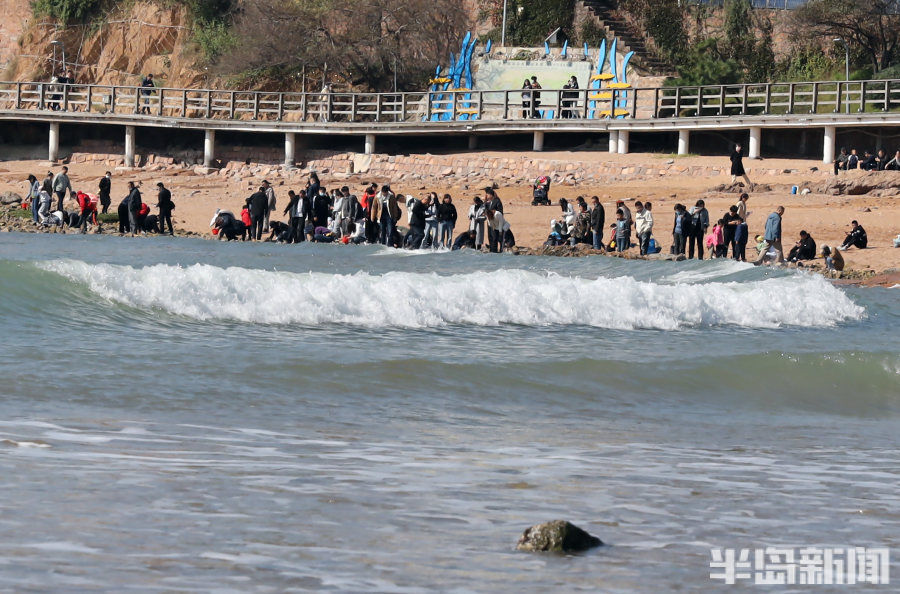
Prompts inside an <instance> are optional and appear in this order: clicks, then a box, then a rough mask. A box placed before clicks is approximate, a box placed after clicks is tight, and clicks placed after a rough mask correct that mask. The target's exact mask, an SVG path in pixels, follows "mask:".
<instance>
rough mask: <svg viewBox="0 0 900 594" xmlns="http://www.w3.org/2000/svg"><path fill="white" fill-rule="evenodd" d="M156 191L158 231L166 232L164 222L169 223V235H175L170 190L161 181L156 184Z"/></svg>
mask: <svg viewBox="0 0 900 594" xmlns="http://www.w3.org/2000/svg"><path fill="white" fill-rule="evenodd" d="M156 187H157V189H158V193H157V195H156V206H157V207H158V208H159V232H160V234H163V233H165V232H166V223H168V224H169V235H175V229H173V228H172V211H173V210H174V209H175V203H174V202H172V192H170V191H169V189H168V188H166V186H164V185H163V183H162V182H159V183H157V184H156Z"/></svg>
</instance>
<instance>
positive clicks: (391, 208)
mask: <svg viewBox="0 0 900 594" xmlns="http://www.w3.org/2000/svg"><path fill="white" fill-rule="evenodd" d="M375 199H376V200H378V201H379V202H380V203H381V208H380V210H381V220H379V226H380V230H381V237H380V238H379V239H380V241H379V243H381V244H382V245H387V246H391V245H394V233H396V231H397V221H399V220H400V217H401V215H402V214H403V213H402V212H400V205H398V204H397V195H396V194H394V192H392V191H391V187H390V186H389V185H383V186H381V192H379V193H378V196H376V198H375ZM425 208H426V209H427V208H428V205H427V204H426V205H425ZM422 220H423V221H424V220H425V219H424V218H423V219H422ZM410 225H412V223H410ZM424 235H425V233H424V225H423V233H422V236H423V237H424ZM420 243H421V241H420Z"/></svg>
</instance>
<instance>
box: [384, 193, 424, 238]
mask: <svg viewBox="0 0 900 594" xmlns="http://www.w3.org/2000/svg"><path fill="white" fill-rule="evenodd" d="M430 205H431V194H426V195H425V197H424V198H422V199H421V200H416V201H415V202H414V203H413V205H412V207H411V208H410V209H409V210H410V216H409V236H408V240H407V242H406V243H407V244H408V245H409V247H410V248H411V249H414V250H417V249H419V248H420V247H422V240H423V239H425V217H426V216H427V213H428V207H429V206H430ZM385 208H386V207H385Z"/></svg>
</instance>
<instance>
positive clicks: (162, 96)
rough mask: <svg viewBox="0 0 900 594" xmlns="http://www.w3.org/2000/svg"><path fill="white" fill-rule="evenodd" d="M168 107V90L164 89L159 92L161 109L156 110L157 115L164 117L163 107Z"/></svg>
mask: <svg viewBox="0 0 900 594" xmlns="http://www.w3.org/2000/svg"><path fill="white" fill-rule="evenodd" d="M165 105H166V89H165V88H162V89H160V90H159V108H158V109H157V110H156V113H157V114H159V117H162V114H163V107H165Z"/></svg>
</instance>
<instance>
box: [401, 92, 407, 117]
mask: <svg viewBox="0 0 900 594" xmlns="http://www.w3.org/2000/svg"><path fill="white" fill-rule="evenodd" d="M406 115H407V114H406V93H400V121H401V122H405V121H406Z"/></svg>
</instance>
